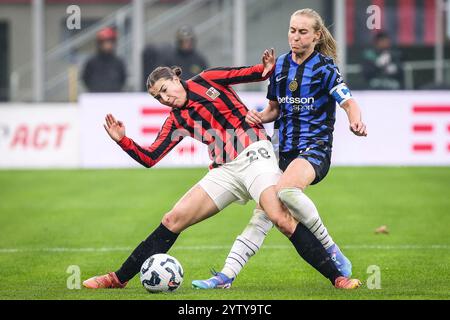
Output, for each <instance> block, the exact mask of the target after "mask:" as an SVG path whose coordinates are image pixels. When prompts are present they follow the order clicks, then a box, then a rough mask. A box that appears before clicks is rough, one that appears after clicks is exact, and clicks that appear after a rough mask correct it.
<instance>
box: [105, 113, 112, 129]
mask: <svg viewBox="0 0 450 320" xmlns="http://www.w3.org/2000/svg"><path fill="white" fill-rule="evenodd" d="M105 121H106V125H107V126H108V128H109V127H111V119H110V118H109V115H106V117H105Z"/></svg>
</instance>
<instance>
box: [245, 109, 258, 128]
mask: <svg viewBox="0 0 450 320" xmlns="http://www.w3.org/2000/svg"><path fill="white" fill-rule="evenodd" d="M245 121H246V122H247V123H248V124H249V125H252V126H254V125H257V124H260V123H262V115H261V112H258V111H256V110H249V111H248V112H247V115H246V116H245Z"/></svg>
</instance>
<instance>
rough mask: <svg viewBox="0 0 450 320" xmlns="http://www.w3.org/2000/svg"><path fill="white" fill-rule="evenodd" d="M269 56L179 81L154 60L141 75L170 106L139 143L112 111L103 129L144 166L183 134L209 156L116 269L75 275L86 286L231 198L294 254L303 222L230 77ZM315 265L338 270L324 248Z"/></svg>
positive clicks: (137, 264)
mask: <svg viewBox="0 0 450 320" xmlns="http://www.w3.org/2000/svg"><path fill="white" fill-rule="evenodd" d="M274 62H275V57H274V52H273V49H272V50H270V51H269V50H266V51H265V52H264V54H263V56H262V64H259V65H255V66H252V67H241V68H216V69H210V70H206V71H204V72H202V73H201V74H199V75H198V76H196V77H194V78H192V79H190V80H188V81H186V82H183V81H182V80H181V79H180V75H181V70H180V69H179V68H168V67H159V68H157V69H155V70H154V71H153V72H152V73H151V74H150V76H149V78H148V81H147V87H148V91H149V93H150V94H151V95H152V96H153V97H155V98H156V99H158V100H159V101H160V102H161V103H162V104H164V105H166V106H168V107H170V108H171V112H170V115H169V117H168V118H167V120H166V121H165V123H164V125H163V127H162V129H161V131H160V133H159V135H158V137H157V138H156V141H155V142H154V143H153V144H152V145H151V146H150V147H149V148H148V149H145V148H142V147H141V146H139V145H138V144H137V143H136V142H134V141H133V140H132V139H130V138H129V137H127V136H126V135H125V126H124V124H123V123H122V122H120V121H117V120H116V119H115V118H114V117H113V116H112V115H107V116H106V124H105V129H106V131H107V133H108V134H109V135H110V137H111V138H112V139H113V140H114V141H116V142H117V143H118V144H119V145H120V146H121V147H122V149H123V150H124V151H125V152H127V153H128V154H129V155H130V156H131V157H132V158H134V159H135V160H136V161H138V162H139V163H141V164H142V165H144V166H146V167H152V166H153V165H155V164H156V163H157V162H158V161H159V160H160V159H161V158H163V157H164V156H165V155H166V154H167V153H168V152H169V151H170V150H171V149H172V148H173V147H174V146H175V145H176V144H177V143H179V142H180V140H181V139H182V138H183V137H185V136H190V137H192V138H194V139H198V140H200V141H202V142H203V143H205V144H207V145H208V146H209V152H210V155H211V158H212V159H213V163H212V165H211V168H212V169H211V170H210V171H209V172H208V174H207V175H206V176H205V177H204V178H203V179H201V181H200V182H199V183H198V184H196V185H195V186H194V187H193V188H192V189H191V190H189V191H188V192H187V193H186V194H185V195H184V196H183V197H182V198H181V199H180V200H179V201H178V202H177V204H176V205H175V206H174V207H173V209H172V210H170V211H169V212H168V213H166V214H165V215H164V217H163V219H162V222H161V224H160V225H159V226H158V227H157V228H156V229H155V230H154V231H153V232H152V233H151V234H150V236H149V237H148V238H147V239H145V240H144V241H143V242H142V243H141V244H139V245H138V246H137V248H136V249H135V250H134V251H133V252H132V254H131V255H130V257H129V258H128V259H127V260H126V261H125V262H124V263H123V265H122V266H121V268H120V269H118V270H117V271H116V272H110V273H108V274H106V275H103V276H98V277H93V278H90V279H88V280H86V281H84V282H83V284H84V286H85V287H88V288H121V287H124V286H125V285H126V284H127V282H128V281H129V280H130V279H132V278H133V277H134V276H135V275H136V274H137V273H138V272H139V270H140V268H141V265H142V263H143V262H144V261H145V260H146V259H147V258H148V257H150V256H152V255H153V254H156V253H165V252H167V251H168V250H169V249H170V248H171V247H172V245H173V244H174V242H175V240H176V239H177V237H178V235H179V234H180V232H182V231H183V230H185V229H186V228H188V227H189V226H191V225H193V224H195V223H197V222H200V221H202V220H204V219H206V218H208V217H211V216H212V215H214V214H216V213H217V212H219V211H220V210H222V209H223V208H225V207H226V206H228V205H229V204H230V203H232V202H239V203H245V202H247V201H248V200H250V199H254V200H255V201H256V202H257V203H258V204H259V205H260V206H261V207H262V208H264V210H265V212H266V213H267V216H268V217H269V218H270V220H271V221H272V222H273V223H274V224H275V225H276V226H277V227H278V229H280V231H281V232H283V234H285V235H286V236H287V237H289V239H290V240H291V242H292V243H293V245H294V246H295V248H296V249H297V251H298V252H299V253H300V254H302V252H303V251H304V250H303V249H302V245H303V244H304V243H306V241H305V239H304V236H303V234H305V233H304V226H303V225H301V224H299V223H298V222H297V221H296V220H295V219H294V218H293V217H292V215H291V214H290V213H289V211H287V210H286V209H285V208H283V206H282V204H281V202H280V201H279V200H278V198H277V195H276V191H275V185H276V184H277V182H278V180H279V177H280V170H279V168H278V164H277V160H276V156H275V153H274V150H273V147H272V144H271V142H270V140H269V138H268V137H267V136H266V134H265V132H264V129H263V127H262V125H256V126H251V125H249V124H247V123H246V122H245V116H246V114H247V111H248V110H247V108H246V107H245V105H244V104H243V103H242V102H241V100H240V99H239V97H238V96H237V95H236V93H235V92H234V91H233V89H232V88H231V85H233V84H238V83H245V82H253V81H262V80H264V79H267V78H268V77H269V76H270V75H271V73H272V72H273V67H274ZM316 257H317V259H316V260H317V268H318V270H319V271H320V272H321V273H322V274H323V275H324V276H326V277H327V278H329V279H330V281H332V283H335V281H336V280H337V279H338V278H339V277H341V274H340V273H339V272H338V270H337V269H336V268H335V266H334V264H333V263H332V262H331V261H328V260H327V258H328V256H327V255H326V252H325V251H323V252H321V251H318V252H317V253H316Z"/></svg>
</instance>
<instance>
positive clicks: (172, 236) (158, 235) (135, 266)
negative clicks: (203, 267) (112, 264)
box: [116, 223, 178, 283]
mask: <svg viewBox="0 0 450 320" xmlns="http://www.w3.org/2000/svg"><path fill="white" fill-rule="evenodd" d="M177 237H178V233H173V232H172V231H170V230H169V229H167V228H166V227H165V226H164V225H163V224H162V223H161V224H160V225H159V227H158V228H156V229H155V231H153V233H152V234H151V235H149V236H148V238H147V239H145V240H144V241H142V242H141V243H140V244H139V245H138V246H137V247H136V249H134V251H133V253H132V254H131V255H130V256H129V257H128V259H127V260H125V262H124V263H123V265H122V266H121V267H120V269H119V270H117V271H116V275H117V278H119V281H120V282H121V283H124V282H126V281H129V280H131V279H132V278H133V277H134V276H135V275H136V274H138V273H139V271H140V269H141V266H142V264H143V263H144V261H145V260H147V259H148V258H149V257H150V256H152V255H154V254H157V253H166V252H167V251H169V249H170V248H171V247H172V245H173V244H174V243H175V240H177Z"/></svg>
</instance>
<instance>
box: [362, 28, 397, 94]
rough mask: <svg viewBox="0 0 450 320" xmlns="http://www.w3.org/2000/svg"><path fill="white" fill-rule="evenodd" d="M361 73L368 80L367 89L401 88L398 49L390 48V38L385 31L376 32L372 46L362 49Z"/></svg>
mask: <svg viewBox="0 0 450 320" xmlns="http://www.w3.org/2000/svg"><path fill="white" fill-rule="evenodd" d="M363 74H364V76H365V78H366V79H367V81H368V85H369V89H375V90H376V89H378V90H398V89H402V88H403V72H402V63H401V55H400V51H398V50H396V49H394V48H392V46H391V39H390V38H389V35H388V34H387V33H385V32H379V33H377V34H376V36H375V43H374V48H371V49H367V50H365V51H364V56H363Z"/></svg>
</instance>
